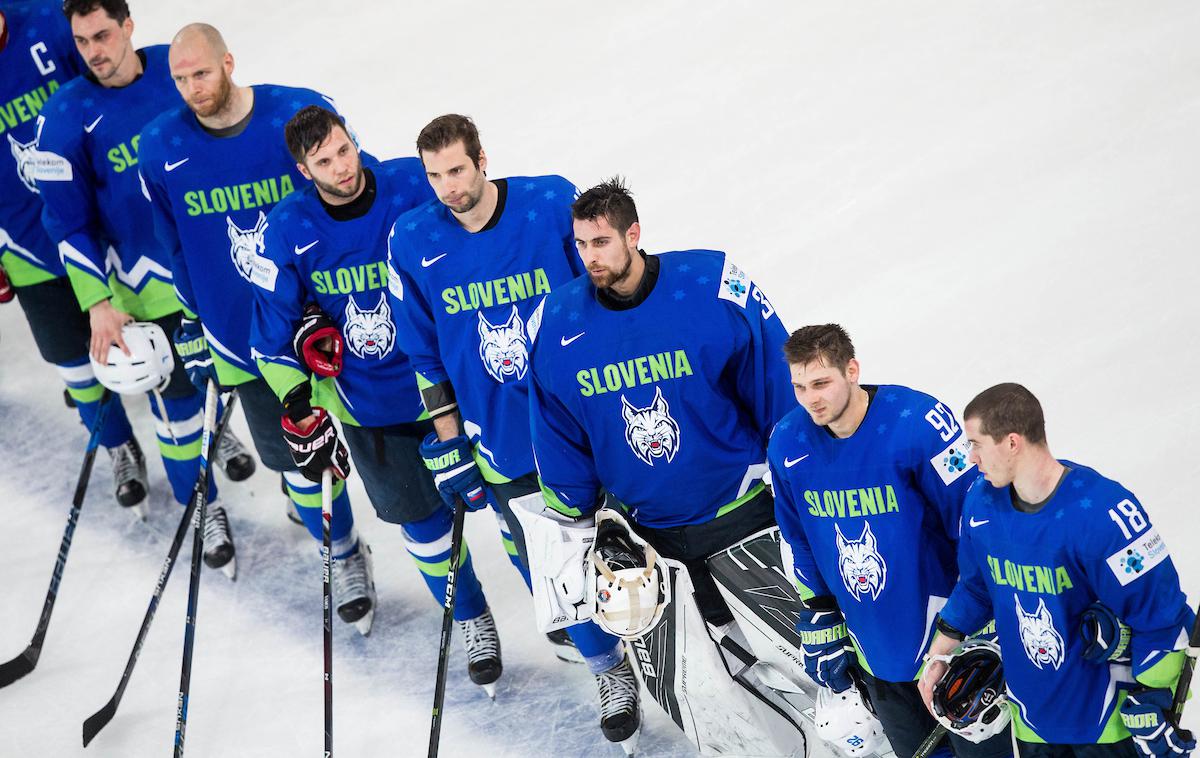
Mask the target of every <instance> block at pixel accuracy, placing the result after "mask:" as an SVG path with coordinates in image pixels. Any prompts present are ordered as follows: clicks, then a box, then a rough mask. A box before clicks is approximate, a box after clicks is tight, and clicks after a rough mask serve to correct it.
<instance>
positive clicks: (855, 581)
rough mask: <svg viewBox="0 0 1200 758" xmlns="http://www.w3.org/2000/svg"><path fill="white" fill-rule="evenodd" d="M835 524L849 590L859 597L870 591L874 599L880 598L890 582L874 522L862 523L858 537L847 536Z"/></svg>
mask: <svg viewBox="0 0 1200 758" xmlns="http://www.w3.org/2000/svg"><path fill="white" fill-rule="evenodd" d="M833 528H834V530H835V531H836V532H837V550H838V569H839V573H840V574H841V576H842V584H843V585H844V586H845V587H846V591H847V592H849V593H850V596H851V597H853V598H854V599H855V600H858V601H861V600H862V599H863V598H864V597H866V596H868V595H869V596H870V598H871V599H872V600H874V599H876V598H878V597H879V593H880V592H883V588H884V586H885V585H886V584H887V562H886V561H884V560H883V556H882V555H880V553H879V545H878V543H877V542H876V540H875V534H874V533H873V532H872V531H871V523H870V522H869V521H868V522H866V523H864V524H863V530H862V534H860V535H859V536H858V539H856V540H851V539H847V538H846V535H844V534H842V528H841V527H840V526H838V525H837V524H836V523H835V524H834V525H833Z"/></svg>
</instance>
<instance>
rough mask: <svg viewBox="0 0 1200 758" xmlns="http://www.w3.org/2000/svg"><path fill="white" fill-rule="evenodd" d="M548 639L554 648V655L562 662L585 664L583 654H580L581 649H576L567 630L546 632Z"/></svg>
mask: <svg viewBox="0 0 1200 758" xmlns="http://www.w3.org/2000/svg"><path fill="white" fill-rule="evenodd" d="M546 639H547V640H549V642H550V644H551V645H553V646H554V655H555V657H557V658H558V659H559V660H560V661H566V662H567V663H583V662H584V661H583V654H582V653H580V652H579V648H577V647H575V643H574V642H573V641H572V640H571V636H570V635H569V634H567V630H566V629H555V630H554V631H553V632H546Z"/></svg>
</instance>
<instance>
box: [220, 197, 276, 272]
mask: <svg viewBox="0 0 1200 758" xmlns="http://www.w3.org/2000/svg"><path fill="white" fill-rule="evenodd" d="M225 222H226V224H227V228H228V231H229V257H230V258H232V259H233V267H234V268H235V269H237V272H238V273H239V274H241V275H242V278H243V279H245V280H246V281H248V282H253V281H254V279H253V278H252V277H253V275H254V269H255V265H254V264H255V259H256V258H258V257H259V256H261V255H262V254H263V252H264V251H265V250H266V245H264V244H263V232H265V231H266V230H267V214H265V213H263V212H262V211H259V212H258V221H257V222H256V223H255V224H254V226H253V227H251V228H250V229H242V228H241V227H239V226H238V225H237V224H235V223H233V219H232V218H230V217H229V216H226V217H225Z"/></svg>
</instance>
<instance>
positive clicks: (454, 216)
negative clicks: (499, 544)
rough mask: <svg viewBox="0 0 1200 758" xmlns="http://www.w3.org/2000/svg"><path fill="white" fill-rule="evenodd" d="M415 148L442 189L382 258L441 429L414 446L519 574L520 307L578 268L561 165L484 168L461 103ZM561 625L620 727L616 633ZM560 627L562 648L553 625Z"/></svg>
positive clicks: (522, 482) (628, 728)
mask: <svg viewBox="0 0 1200 758" xmlns="http://www.w3.org/2000/svg"><path fill="white" fill-rule="evenodd" d="M417 151H418V154H419V156H420V158H421V161H422V163H423V165H424V167H425V173H426V176H427V178H428V180H429V183H430V185H431V186H432V187H433V189H434V192H435V193H436V194H437V198H438V199H437V200H435V201H431V202H429V203H426V204H425V205H423V206H419V207H417V208H415V209H413V210H411V211H409V212H408V213H406V214H404V215H403V216H401V217H400V218H399V219H398V220H397V221H396V224H395V226H394V227H393V229H392V236H391V238H390V241H389V255H388V266H389V269H390V270H389V277H390V278H389V290H390V294H391V300H390V302H391V306H392V311H393V315H394V318H395V319H396V324H397V326H398V331H397V339H398V340H399V345H400V348H401V349H402V350H404V352H405V353H407V354H408V356H409V358H410V360H411V361H412V366H413V370H414V371H415V372H416V374H417V383H418V387H419V388H420V390H421V397H422V400H423V402H424V405H425V408H426V409H427V410H428V412H429V415H430V416H431V417H432V419H433V424H434V427H435V429H436V432H437V433H436V434H435V435H431V436H430V437H428V438H427V439H426V441H425V444H424V445H423V446H422V453H423V455H424V456H425V458H426V465H428V466H430V469H431V470H432V471H433V472H434V475H435V478H436V479H437V481H438V482H439V489H440V490H441V491H442V494H443V497H444V498H445V499H446V502H447V503H449V504H451V505H453V504H454V502H455V499H456V497H457V496H461V497H462V500H463V502H464V503H466V504H467V507H469V508H471V509H472V510H475V509H478V508H482V507H484V506H486V505H487V504H488V503H489V501H492V502H493V505H494V506H496V507H498V508H499V510H500V514H498V516H499V520H500V522H501V529H502V531H503V532H504V533H505V537H506V540H507V541H508V542H509V543H510V544H508V545H506V547H508V548H509V557H510V559H511V560H512V561H513V563H514V564H515V565H516V566H517V567H518V569H519V570H521V572H522V576H523V577H524V579H525V581H526V583H527V584H528V582H529V576H528V573H527V568H526V563H525V544H524V540H523V537H522V534H521V530H520V524H519V523H518V522H517V521H516V519H515V517H514V516H513V511H512V506H511V501H513V500H514V499H518V498H522V497H528V496H530V495H535V494H536V493H538V492H539V483H538V480H537V476H536V473H535V467H534V462H533V451H532V448H531V445H530V441H529V397H528V384H527V383H526V382H527V375H528V370H529V355H528V345H529V338H528V320H529V318H530V317H531V316H532V315H533V313H534V310H535V309H536V308H537V306H538V304H539V303H540V302H541V301H542V300H543V298H544V297H545V296H546V295H547V294H548V293H549V292H550V290H551V289H552V288H554V287H558V286H561V285H563V284H565V283H566V282H568V281H570V280H571V279H573V278H575V276H577V275H578V273H580V268H579V259H578V256H576V255H575V252H574V245H573V244H572V242H571V218H570V202H571V199H572V198H573V197H574V196H575V188H574V186H572V185H571V183H570V182H568V181H567V180H565V179H563V178H561V177H558V176H541V177H510V178H507V179H496V180H492V181H489V180H488V179H487V175H486V171H487V155H486V154H485V153H484V151H483V147H482V145H481V144H480V141H479V132H478V130H477V129H476V127H475V124H474V123H473V122H472V121H471V120H470V119H469V118H467V117H465V116H460V115H455V114H448V115H444V116H439V117H438V118H436V119H434V120H433V121H432V122H430V123H429V124H427V125H426V126H425V128H424V129H422V130H421V133H420V135H419V136H418V137H417ZM450 461H461V462H466V465H462V464H461V463H460V464H457V465H451V464H450V463H449V462H450ZM485 483H486V484H485ZM493 496H494V499H493ZM509 534H511V537H509ZM569 634H570V635H571V640H572V641H573V642H574V643H575V646H576V647H577V648H578V654H581V655H582V656H583V657H584V658H585V659H586V661H587V663H588V668H589V670H590V671H591V672H592V673H593V674H594V675H595V676H596V681H597V686H598V687H599V690H600V699H601V721H602V725H603V726H604V728H605V734H606V735H607V736H608V737H609V738H610V739H614V740H616V741H620V740H623V739H626V738H627V737H628V736H629V735H630V734H632V733H633V732H634V731H635V730H636V729H637V726H638V711H637V702H636V697H635V698H634V699H633V700H632V701H631V700H630V699H629V698H628V697H627V695H626V694H623V693H628V692H629V690H630V688H631V687H632V683H633V673H632V670H631V669H630V668H629V665H628V663H627V662H626V661H625V658H624V656H623V655H622V653H621V647H620V644H619V640H617V639H616V638H614V637H612V636H610V635H608V634H605V633H604V632H602V631H601V630H600V629H599V628H598V627H597V626H596V625H595V624H592V623H587V624H582V625H579V626H576V627H572V628H571V629H570V630H569ZM556 638H557V639H555V638H552V641H556V642H557V643H558V644H560V649H561V643H562V642H563V641H564V640H563V638H562V636H561V632H559V634H558V635H556ZM568 652H574V651H564V652H562V653H560V654H559V657H565V656H566V655H567V653H568ZM633 692H634V694H635V695H636V689H634V690H633Z"/></svg>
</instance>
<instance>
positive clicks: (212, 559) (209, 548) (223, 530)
mask: <svg viewBox="0 0 1200 758" xmlns="http://www.w3.org/2000/svg"><path fill="white" fill-rule="evenodd" d="M204 565H206V566H208V567H209V568H215V569H221V571H223V572H224V573H225V576H227V577H229V579H230V581H236V580H237V551H236V550H235V549H234V547H233V534H232V533H231V532H230V531H229V517H228V516H226V515H225V509H224V508H222V507H221V506H219V505H214V504H212V503H209V505H208V508H207V509H205V512H204Z"/></svg>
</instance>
